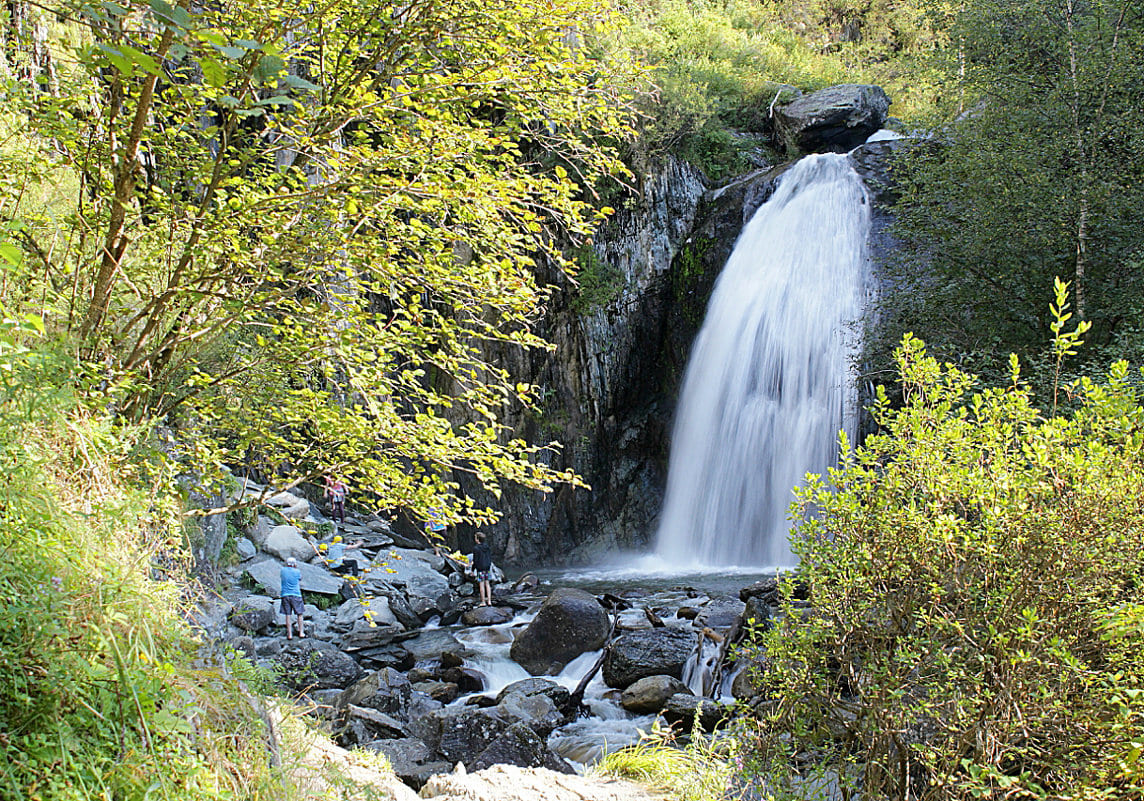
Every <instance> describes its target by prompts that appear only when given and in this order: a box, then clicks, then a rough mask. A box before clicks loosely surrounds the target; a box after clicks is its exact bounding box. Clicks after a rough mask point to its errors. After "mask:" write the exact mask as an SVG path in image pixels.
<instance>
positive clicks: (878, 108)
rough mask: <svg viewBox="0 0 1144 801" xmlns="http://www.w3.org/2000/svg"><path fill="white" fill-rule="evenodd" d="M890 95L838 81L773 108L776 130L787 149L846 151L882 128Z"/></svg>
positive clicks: (794, 150)
mask: <svg viewBox="0 0 1144 801" xmlns="http://www.w3.org/2000/svg"><path fill="white" fill-rule="evenodd" d="M889 110H890V98H889V97H888V96H887V95H886V93H885V92H884V91H883V90H882V89H881V87H878V86H865V85H860V84H841V85H839V86H831V87H828V88H826V89H821V90H819V91H817V92H813V93H811V94H809V95H803V96H802V97H799V98H797V99H796V100H794V101H793V102H791V103H788V104H787V105H785V106H779V107H777V108H776V109H775V129H776V133H777V134H778V137H779V139H781V140H782V142H783V143H784V144H785V145H786V147H787V150H788V151H791V152H796V153H799V152H801V153H817V152H823V151H830V152H835V153H845V152H846V151H847V150H850V149H851V148H853V147H856V146H857V145H860V144H862V143H863V142H865V141H866V139H867V138H868V137H869V136H870V134H872V133H874V132H875V131H877V130H878V129H879V128H881V127H882V124H883V123H884V122H885V121H886V115H887V113H888V112H889Z"/></svg>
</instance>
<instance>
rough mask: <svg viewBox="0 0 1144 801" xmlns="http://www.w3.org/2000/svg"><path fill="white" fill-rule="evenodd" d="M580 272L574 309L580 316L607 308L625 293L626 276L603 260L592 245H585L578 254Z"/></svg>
mask: <svg viewBox="0 0 1144 801" xmlns="http://www.w3.org/2000/svg"><path fill="white" fill-rule="evenodd" d="M576 261H577V264H578V266H579V270H578V272H577V274H576V282H577V283H578V284H579V291H578V292H577V293H576V298H575V300H574V301H573V303H572V308H573V309H575V311H576V312H577V313H579V314H590V313H592V312H594V311H597V310H598V309H602V308H605V307H606V306H607V305H608V304H610V303H611V302H612V301H614V300H615V299H616V298H618V297H619V296H620V294H621V293H622V292H623V291H624V274H623V273H622V272H621V271H620V270H618V269H617V268H615V267H613V266H612V265H610V264H608V263H607V262H605V261H603V260H601V259H600V258H599V257H598V256H597V255H596V251H595V249H594V248H593V247H592V246H591V245H585V246H584V247H582V248H580V249H579V250H578V251H577V253H576Z"/></svg>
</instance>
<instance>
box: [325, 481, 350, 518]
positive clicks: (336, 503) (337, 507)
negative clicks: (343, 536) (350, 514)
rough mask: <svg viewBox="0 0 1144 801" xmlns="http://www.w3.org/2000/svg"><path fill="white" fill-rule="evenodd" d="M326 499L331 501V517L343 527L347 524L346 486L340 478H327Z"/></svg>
mask: <svg viewBox="0 0 1144 801" xmlns="http://www.w3.org/2000/svg"><path fill="white" fill-rule="evenodd" d="M326 497H327V498H328V499H329V501H330V516H331V517H332V518H333V519H334V520H337V521H338V522H339V523H341V524H342V525H345V522H346V485H345V482H343V481H342V480H341V479H340V478H334V477H332V476H326Z"/></svg>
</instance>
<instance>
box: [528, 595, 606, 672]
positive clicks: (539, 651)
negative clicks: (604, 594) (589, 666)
mask: <svg viewBox="0 0 1144 801" xmlns="http://www.w3.org/2000/svg"><path fill="white" fill-rule="evenodd" d="M607 638H608V613H607V612H605V611H604V607H602V606H600V604H599V602H598V601H597V600H596V599H595V597H594V596H592V595H591V594H589V593H587V592H584V590H577V589H570V588H565V587H562V588H560V589H557V590H555V591H553V593H552V594H551V595H549V596H548V597H547V598H546V599H545V600H544V603H543V604H541V606H540V610H539V611H538V612H537V613H536V617H535V618H534V619H533V621H532V622H531V623H529V624H528V628H526V629H525V630H524V631H522V632H521V633H520V635H519V636H518V637H517V638H516V639H515V640H513V643H512V647H511V648H510V649H509V656H510V657H511V658H512V660H513V661H514V662H516V663H517V664H518V665H520V666H521V667H523V668H524V669H525V670H527V671H528V672H529V673H531V674H532V675H534V676H540V675H545V674H547V675H555V674H557V673H559V672H560V671H561V670H563V668H564V666H565V665H567V664H568V663H569V662H571V661H572V660H573V659H575V658H576V657H578V656H579V655H580V654H582V653H585V652H587V651H595V650H597V649H599V648H603V647H604V642H605V641H606V640H607Z"/></svg>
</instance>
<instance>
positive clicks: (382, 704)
mask: <svg viewBox="0 0 1144 801" xmlns="http://www.w3.org/2000/svg"><path fill="white" fill-rule="evenodd" d="M412 693H413V686H412V685H411V684H410V683H409V679H408V678H407V677H406V676H405V674H404V673H399V672H398V671H396V670H394V669H393V668H382V669H381V670H379V671H377V672H376V673H371V674H370V675H368V676H366V677H365V678H364V679H362V680H361V681H359V682H357V683H356V684H354V685H353V686H352V687H350V688H349V689H347V690H346V691H345V692H344V693H342V694H341V696H340V697H339V698H338V701H337V704H336V706H337V707H339V708H342V707H348V706H351V705H352V706H360V707H366V708H368V709H376V710H377V711H378V712H384V713H386V714H388V715H393V716H395V717H398V718H404V717H405V716H406V715H407V713H408V710H409V700H410V697H411V695H412Z"/></svg>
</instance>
